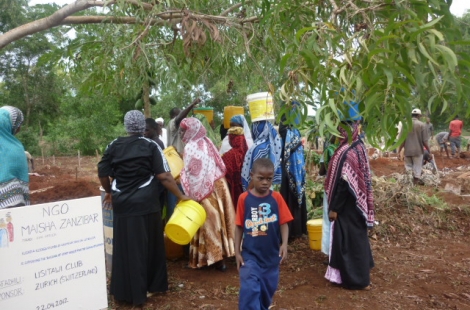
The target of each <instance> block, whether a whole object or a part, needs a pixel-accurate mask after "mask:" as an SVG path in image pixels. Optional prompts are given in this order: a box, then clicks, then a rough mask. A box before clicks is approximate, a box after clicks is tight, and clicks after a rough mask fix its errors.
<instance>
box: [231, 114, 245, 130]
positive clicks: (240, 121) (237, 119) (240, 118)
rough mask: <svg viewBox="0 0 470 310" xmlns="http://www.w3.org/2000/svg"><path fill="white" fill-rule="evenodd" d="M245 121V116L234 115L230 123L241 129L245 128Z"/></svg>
mask: <svg viewBox="0 0 470 310" xmlns="http://www.w3.org/2000/svg"><path fill="white" fill-rule="evenodd" d="M244 120H245V118H244V117H243V115H241V114H239V115H234V116H232V118H231V119H230V123H235V124H239V125H240V127H243V121H244Z"/></svg>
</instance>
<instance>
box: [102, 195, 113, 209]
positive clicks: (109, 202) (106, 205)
mask: <svg viewBox="0 0 470 310" xmlns="http://www.w3.org/2000/svg"><path fill="white" fill-rule="evenodd" d="M103 209H105V210H112V209H113V199H112V196H111V193H106V194H104V199H103Z"/></svg>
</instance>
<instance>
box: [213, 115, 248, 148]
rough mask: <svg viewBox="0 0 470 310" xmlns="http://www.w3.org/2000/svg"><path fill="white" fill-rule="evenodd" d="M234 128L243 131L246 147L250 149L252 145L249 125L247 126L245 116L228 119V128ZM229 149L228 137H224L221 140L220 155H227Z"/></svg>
mask: <svg viewBox="0 0 470 310" xmlns="http://www.w3.org/2000/svg"><path fill="white" fill-rule="evenodd" d="M234 127H240V128H242V129H243V135H244V136H245V141H246V145H247V146H248V148H250V147H251V146H252V145H253V138H252V137H251V129H250V125H248V122H247V121H246V118H245V116H243V115H242V114H237V115H234V116H232V117H231V118H230V127H229V128H234ZM231 148H232V146H231V145H230V142H229V137H228V136H227V135H226V136H225V137H224V139H223V140H222V146H221V147H220V150H219V152H220V155H223V154H225V153H227V152H228V151H230V149H231Z"/></svg>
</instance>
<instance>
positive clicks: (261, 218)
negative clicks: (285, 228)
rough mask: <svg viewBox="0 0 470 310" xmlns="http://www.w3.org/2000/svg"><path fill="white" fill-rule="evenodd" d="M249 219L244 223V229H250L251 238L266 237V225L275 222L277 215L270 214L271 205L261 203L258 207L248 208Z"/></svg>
mask: <svg viewBox="0 0 470 310" xmlns="http://www.w3.org/2000/svg"><path fill="white" fill-rule="evenodd" d="M250 214H251V219H247V220H246V221H245V227H246V228H247V229H251V232H249V233H248V234H250V235H251V236H252V237H257V236H266V235H267V234H268V224H269V223H274V222H276V221H277V215H276V214H272V215H270V214H271V205H270V204H269V203H262V204H260V205H259V206H258V207H250Z"/></svg>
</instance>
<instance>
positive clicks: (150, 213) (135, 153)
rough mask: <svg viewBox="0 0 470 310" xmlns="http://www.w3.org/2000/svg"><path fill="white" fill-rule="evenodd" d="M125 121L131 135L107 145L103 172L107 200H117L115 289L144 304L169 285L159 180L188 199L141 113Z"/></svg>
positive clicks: (117, 293) (125, 298)
mask: <svg viewBox="0 0 470 310" xmlns="http://www.w3.org/2000/svg"><path fill="white" fill-rule="evenodd" d="M124 126H125V127H126V131H127V133H128V136H127V137H119V138H117V139H116V140H114V141H113V142H111V143H110V144H109V145H108V147H107V149H106V151H105V152H104V155H103V157H102V159H101V161H100V162H99V163H98V176H99V178H100V182H101V185H102V186H103V188H104V190H105V191H106V195H105V198H104V204H105V206H108V207H111V205H112V209H113V216H114V221H113V234H114V236H113V237H114V240H113V263H112V276H111V284H110V293H111V294H112V295H114V298H115V299H116V300H119V301H126V302H129V303H132V304H134V305H136V306H142V305H143V304H144V303H145V301H146V300H147V294H148V293H153V292H165V291H166V290H168V280H167V269H166V258H165V246H164V240H163V224H162V220H161V207H162V206H161V205H160V202H159V199H158V198H159V197H158V195H159V193H160V190H159V186H160V185H159V184H161V185H163V186H164V187H166V188H167V189H168V190H169V191H171V192H172V193H173V194H174V195H176V197H178V198H179V199H180V200H188V199H189V198H188V197H186V196H185V195H183V193H181V191H180V190H179V189H178V186H177V185H176V183H175V181H174V179H173V177H172V175H171V173H170V168H169V166H168V163H167V161H166V159H165V157H164V156H163V154H162V151H161V149H160V148H159V147H158V146H157V144H156V143H155V141H152V140H150V139H146V138H144V137H143V132H144V130H145V117H144V115H143V114H142V112H140V111H137V110H133V111H129V112H127V113H126V115H125V117H124ZM110 178H111V179H112V183H111V181H110ZM158 181H160V182H158ZM111 203H112V204H111Z"/></svg>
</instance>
